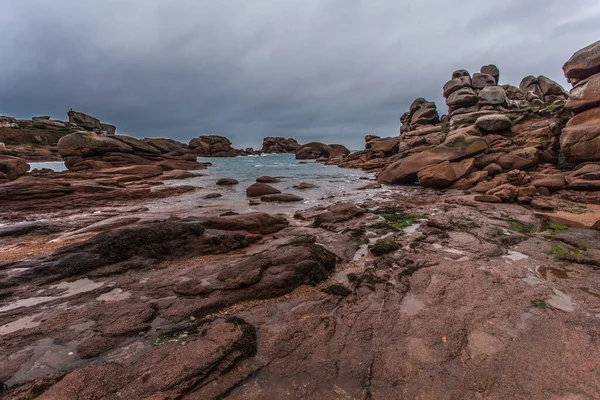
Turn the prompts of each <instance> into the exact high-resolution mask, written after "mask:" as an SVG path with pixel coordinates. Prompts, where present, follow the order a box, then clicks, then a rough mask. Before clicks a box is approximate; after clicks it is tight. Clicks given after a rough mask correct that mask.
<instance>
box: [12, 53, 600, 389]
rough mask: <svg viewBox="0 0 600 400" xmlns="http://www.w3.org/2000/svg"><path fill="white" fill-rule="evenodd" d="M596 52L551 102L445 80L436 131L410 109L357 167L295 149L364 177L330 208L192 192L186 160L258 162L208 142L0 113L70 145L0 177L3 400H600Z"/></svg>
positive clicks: (528, 91) (333, 150) (525, 92)
mask: <svg viewBox="0 0 600 400" xmlns="http://www.w3.org/2000/svg"><path fill="white" fill-rule="evenodd" d="M597 48H598V46H597V44H593V45H591V46H588V47H587V48H585V49H582V50H581V51H579V52H577V53H575V54H574V56H573V57H572V58H571V60H569V62H567V64H565V67H564V70H565V74H566V76H567V78H568V79H569V80H570V82H571V83H572V84H574V85H575V86H574V88H573V90H571V92H570V93H569V95H568V96H569V100H568V101H566V100H567V95H566V93H565V92H564V90H563V89H562V88H561V87H560V86H559V85H558V84H556V82H553V81H551V80H550V79H548V78H546V77H544V76H537V77H536V76H533V75H532V76H528V77H525V78H524V79H523V80H522V81H521V83H520V85H519V87H516V86H511V85H500V84H499V80H500V71H499V69H498V68H497V67H496V66H494V65H487V66H484V67H482V68H481V70H480V72H479V73H475V74H473V75H471V74H470V73H469V72H468V71H466V70H458V71H455V72H454V73H453V74H452V76H451V80H450V81H449V82H447V83H446V85H444V88H443V94H444V97H445V98H446V103H447V105H448V106H449V112H448V115H445V116H441V117H440V116H439V115H438V113H437V109H436V106H435V104H434V103H432V102H428V101H427V100H425V99H422V98H419V99H417V100H415V101H414V102H413V103H412V104H411V106H410V108H409V110H408V111H407V112H406V113H405V114H403V115H402V117H401V128H400V135H399V136H397V137H384V138H382V137H379V136H375V135H367V136H366V137H365V150H364V151H359V152H355V153H352V154H349V151H348V149H346V148H345V147H343V146H341V145H327V144H323V143H318V142H313V143H308V144H305V145H303V146H299V147H297V148H296V149H295V150H294V151H295V153H296V158H298V159H316V160H318V161H320V162H323V163H326V164H333V165H339V166H342V167H352V168H363V169H365V170H368V171H374V172H377V173H378V175H377V183H374V182H372V181H371V182H370V183H368V184H367V185H366V186H365V185H364V184H361V185H359V184H358V182H357V185H356V187H357V188H359V189H362V190H351V191H350V192H349V193H344V194H343V196H340V199H339V201H338V199H337V198H335V197H334V198H332V196H329V195H328V194H327V192H326V191H325V192H324V194H323V197H321V198H320V199H319V202H317V203H311V204H304V202H303V201H302V198H300V197H299V196H297V195H296V194H293V193H281V190H279V189H277V188H274V187H272V186H269V185H268V184H267V183H265V182H274V180H276V179H277V178H273V177H267V176H263V177H257V183H255V184H253V185H251V186H250V187H248V188H240V187H237V186H235V185H226V186H229V187H221V186H220V185H216V184H215V182H216V180H213V181H211V182H210V185H211V187H209V188H206V189H204V188H201V187H197V186H193V185H187V184H186V183H187V181H186V179H193V178H194V177H195V175H194V173H191V172H189V171H187V170H190V169H196V168H203V167H204V166H205V165H204V164H200V163H198V162H197V161H196V156H197V155H206V156H218V157H229V156H234V155H240V154H242V153H243V154H249V153H252V152H253V151H250V150H251V149H249V150H248V151H244V152H240V151H238V150H235V149H233V148H232V147H231V142H229V140H228V139H227V138H224V137H220V136H214V135H207V136H202V137H200V138H197V139H193V140H192V141H191V142H190V143H189V145H184V144H182V143H179V142H176V141H173V140H170V139H145V140H140V139H136V138H132V137H126V136H120V135H112V134H108V133H102V132H101V131H99V128H98V126H97V124H96V121H95V120H94V119H91V118H84V117H81V118H80V120H81V121H80V123H81V124H87V123H89V124H91V125H90V129H92V131H86V132H72V130H77V131H79V130H80V128H81V127H78V126H76V125H65V124H63V125H61V123H60V122H55V121H52V120H49V119H47V117H43V116H41V117H36V118H35V119H33V120H32V121H31V122H19V121H17V120H15V119H12V118H8V117H2V118H0V130H1V129H4V128H7V129H25V128H24V127H25V126H28V125H27V124H29V123H31V124H32V126H33V124H43V125H44V126H48V127H51V126H54V127H56V128H57V129H61V128H60V127H61V126H63V127H69V129H66V130H65V131H64V135H60V138H59V139H57V140H58V142H59V146H58V148H59V150H60V153H61V154H62V155H63V156H64V157H65V161H66V164H67V167H69V169H70V170H69V171H66V172H63V173H54V172H52V171H35V172H30V173H27V172H26V169H25V167H26V166H27V167H28V165H27V164H25V165H23V164H22V163H21V162H19V161H13V159H12V158H7V159H3V160H9V161H7V162H4V164H0V165H4V166H3V167H2V168H3V169H2V173H3V174H4V175H1V176H0V179H3V180H4V181H3V182H0V207H2V210H3V214H2V216H1V217H0V218H1V220H0V223H1V224H2V225H0V254H2V260H0V383H1V385H0V391H1V390H3V393H2V395H3V396H4V397H3V398H6V399H14V400H17V399H19V400H24V399H32V398H41V399H70V398H86V399H88V398H89V399H113V398H127V399H138V398H139V399H160V400H165V399H169V398H171V399H222V398H230V399H248V398H250V399H263V398H273V399H279V398H286V399H288V398H289V399H339V398H344V399H354V398H360V399H393V398H408V399H413V398H424V399H429V398H435V399H513V398H515V399H521V398H523V399H595V398H598V397H600V381H599V380H598V370H599V369H600V361H599V360H600V347H599V346H598V341H599V340H600V273H599V268H600V231H598V227H599V225H600V184H599V182H600V165H599V164H598V159H597V157H596V155H597V154H596V153H594V151H593V150H594V149H595V148H596V147H595V145H596V142H597V140H596V139H597V136H598V135H597V132H596V131H597V129H596V127H597V126H596V125H598V124H597V122H598V115H597V106H598V104H600V103H598V102H597V99H596V97H597V96H596V95H597V93H596V92H597V90H596V86H595V83H596V81H595V80H594V79H595V76H596V74H598V68H597V67H598V65H597V64H598V57H597V54H596V53H597ZM573 112H574V113H575V114H573ZM98 123H100V122H99V121H98ZM20 124H21V125H20ZM100 124H101V123H100ZM92 125H93V126H92ZM101 125H102V124H101ZM44 129H46V128H44ZM48 129H50V128H48ZM99 132H100V133H99ZM0 133H2V132H0ZM52 137H54V136H52ZM267 139H269V138H267ZM270 139H275V140H272V141H269V140H267V144H268V146H267V147H268V148H269V149H270V150H272V151H275V150H277V151H279V150H280V148H279V147H281V150H285V151H288V150H291V147H293V146H294V144H293V143H291V144H290V143H289V141H290V139H287V141H288V143H287V144H288V145H290V146H289V149H288V148H287V147H286V146H287V145H286V146H284V145H283V143H284V141H283V140H280V139H283V138H270ZM42 140H43V139H42ZM271 142H273V144H269V143H271ZM277 146H279V147H277ZM0 150H1V151H2V152H3V153H6V152H7V151H12V150H11V149H8V148H7V147H6V146H4V147H1V148H0ZM14 156H15V154H8V157H14ZM9 174H10V177H9ZM374 178H375V176H374V174H373V176H372V177H371V178H370V179H374ZM367 179H369V178H367ZM172 180H177V181H180V182H181V183H173V182H170V181H172ZM252 180H254V178H253V179H252ZM232 182H233V180H227V181H222V182H221V183H232ZM413 183H418V185H413ZM319 184H320V185H323V183H319ZM399 184H411V185H405V186H400V185H399ZM284 185H287V186H285V190H288V189H290V188H291V189H303V190H304V192H303V193H305V194H309V193H310V191H311V190H313V189H315V188H314V185H311V184H309V183H301V184H297V185H296V186H292V185H294V182H288V183H286V182H285V181H284V182H282V183H281V188H282V189H283V188H284ZM390 185H395V186H390ZM244 191H245V194H246V195H247V196H248V197H250V199H249V200H247V199H246V198H244V197H243V194H244ZM367 191H368V192H367ZM221 193H227V194H229V193H237V194H238V195H239V196H240V197H242V198H243V201H242V202H241V203H240V202H235V201H231V202H227V201H225V200H224V199H221V198H218V200H216V199H217V196H216V195H221ZM221 196H222V195H221ZM259 197H260V201H259V200H258V198H259ZM307 197H308V196H307ZM263 203H264V204H263ZM240 204H241V205H240ZM257 209H258V210H266V211H268V212H260V211H256V210H257Z"/></svg>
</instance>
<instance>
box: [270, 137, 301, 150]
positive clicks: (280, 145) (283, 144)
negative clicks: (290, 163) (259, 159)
mask: <svg viewBox="0 0 600 400" xmlns="http://www.w3.org/2000/svg"><path fill="white" fill-rule="evenodd" d="M299 147H300V144H299V143H298V142H297V141H296V139H293V138H288V139H286V138H284V137H281V136H278V137H272V136H268V137H266V138H264V139H263V143H262V149H261V152H262V153H266V154H270V153H295V152H296V150H298V148H299Z"/></svg>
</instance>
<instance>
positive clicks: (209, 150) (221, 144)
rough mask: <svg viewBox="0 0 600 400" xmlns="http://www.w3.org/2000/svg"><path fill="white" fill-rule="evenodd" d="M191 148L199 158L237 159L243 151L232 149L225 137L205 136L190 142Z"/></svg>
mask: <svg viewBox="0 0 600 400" xmlns="http://www.w3.org/2000/svg"><path fill="white" fill-rule="evenodd" d="M189 148H190V149H191V150H193V151H194V153H196V155H197V156H199V157H236V156H238V155H240V152H241V153H244V154H245V152H244V151H242V150H236V149H234V148H233V147H232V145H231V141H230V140H229V139H227V138H226V137H225V136H219V135H204V136H200V137H197V138H194V139H192V140H190V143H189Z"/></svg>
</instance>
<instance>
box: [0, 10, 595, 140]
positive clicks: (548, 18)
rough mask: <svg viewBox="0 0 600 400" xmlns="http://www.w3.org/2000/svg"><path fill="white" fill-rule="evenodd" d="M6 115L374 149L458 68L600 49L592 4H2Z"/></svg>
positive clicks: (519, 74)
mask: <svg viewBox="0 0 600 400" xmlns="http://www.w3.org/2000/svg"><path fill="white" fill-rule="evenodd" d="M0 4H1V5H2V7H1V10H2V12H1V13H0V54H2V57H0V114H4V115H9V116H14V117H17V118H30V117H31V116H34V115H50V116H51V117H52V118H55V119H60V120H65V119H66V118H67V117H66V113H67V111H68V110H69V109H70V108H73V109H75V110H78V111H83V112H86V113H89V114H91V115H94V116H96V117H98V118H100V119H101V120H102V121H103V122H106V123H112V124H114V125H116V126H117V132H118V133H120V134H128V135H132V136H136V137H171V138H175V139H178V140H181V141H184V142H187V141H189V140H190V139H191V138H193V137H197V136H199V135H202V134H220V135H225V136H227V137H229V138H230V139H231V140H232V142H233V144H234V146H235V147H237V148H245V147H248V146H252V147H254V148H259V147H260V145H261V142H262V138H263V137H265V136H285V137H294V138H296V139H298V141H300V142H301V143H303V142H304V143H306V142H309V141H321V142H326V143H342V144H345V145H346V146H348V147H349V148H351V149H360V148H363V147H364V136H365V135H367V134H375V135H380V136H396V135H398V129H399V117H400V115H401V114H402V113H403V112H405V111H406V110H407V109H408V107H409V105H410V103H411V102H412V101H413V100H414V99H415V98H417V97H425V98H426V99H427V100H430V101H435V103H436V104H437V105H438V109H439V110H440V114H443V113H445V112H446V107H445V103H444V99H443V97H442V87H443V85H444V83H446V81H448V80H449V79H450V77H451V75H452V72H453V71H454V70H457V69H467V70H468V71H469V72H471V73H474V72H478V71H479V68H480V67H481V66H482V65H486V64H496V65H497V66H498V67H499V68H500V83H501V84H504V83H510V84H513V85H517V86H518V84H519V82H520V81H521V79H522V78H523V77H525V76H527V75H536V76H537V75H546V76H548V77H549V78H551V79H554V80H556V81H557V82H559V83H560V84H561V85H563V86H564V87H565V88H566V89H568V88H569V86H568V84H567V82H566V80H565V79H564V76H563V74H562V65H563V64H564V63H565V61H567V60H568V59H569V57H570V56H571V55H572V54H573V53H574V52H575V51H577V50H579V49H581V48H582V47H584V46H586V45H588V44H590V43H593V42H595V41H597V40H599V39H600V24H598V21H600V2H596V1H591V0H569V1H565V0H503V1H498V0H494V1H488V0H461V1H460V2H458V1H455V0H419V1H416V0H302V1H299V0H251V1H249V0H210V1H208V0H169V1H167V0H85V1H83V0H79V1H77V0H52V1H48V0H0Z"/></svg>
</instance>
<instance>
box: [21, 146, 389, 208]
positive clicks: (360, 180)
mask: <svg viewBox="0 0 600 400" xmlns="http://www.w3.org/2000/svg"><path fill="white" fill-rule="evenodd" d="M198 161H199V162H210V163H211V164H212V166H211V167H208V168H207V169H201V170H196V171H191V172H192V173H194V174H195V175H196V176H194V177H191V178H187V179H182V180H171V181H165V182H164V184H165V185H168V186H179V185H190V186H195V187H197V188H198V190H197V191H195V192H194V193H193V194H188V195H184V196H183V197H182V198H181V199H180V200H181V201H183V202H185V203H188V202H189V201H194V202H195V201H199V199H202V198H203V196H204V195H206V194H209V193H219V194H221V195H222V197H220V198H217V199H210V200H202V201H201V202H202V203H210V204H215V205H216V204H218V203H223V202H227V201H232V200H234V201H242V200H243V202H244V204H247V203H246V188H247V187H248V186H250V185H251V184H253V183H255V182H256V178H258V177H260V176H265V175H267V176H271V177H274V178H279V179H280V182H276V183H269V185H271V186H274V187H275V188H277V189H279V190H280V191H281V192H282V193H293V194H296V195H298V196H301V197H303V198H304V201H303V202H302V203H303V204H304V205H305V206H311V205H314V204H323V203H328V202H333V201H339V200H343V199H344V198H350V197H352V198H354V199H356V198H357V197H361V198H362V197H364V198H365V199H367V198H369V196H372V195H373V194H374V193H375V192H379V191H380V190H368V191H357V190H356V189H358V188H359V187H361V186H364V185H366V184H368V183H370V182H369V180H372V179H374V177H375V175H374V174H373V173H368V172H365V171H362V170H359V169H347V168H340V167H338V166H332V165H324V164H322V163H318V162H315V161H314V160H306V161H300V160H296V159H295V155H294V154H263V155H260V156H239V157H215V158H212V157H211V158H208V157H198ZM30 165H31V168H32V169H33V168H49V169H52V170H54V171H62V170H64V169H65V167H64V164H63V163H62V162H42V163H30ZM220 178H233V179H236V180H237V181H239V184H238V185H234V186H217V184H216V182H217V180H219V179H220ZM301 182H306V183H310V184H313V185H315V188H311V189H304V190H299V189H295V188H294V186H295V185H298V184H299V183H301ZM383 190H385V189H383ZM192 199H193V200H192ZM327 199H329V201H326V200H327ZM294 205H295V206H296V207H297V206H299V205H300V204H298V203H294ZM265 206H267V205H265ZM270 206H274V207H276V205H270ZM161 208H162V207H161Z"/></svg>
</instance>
